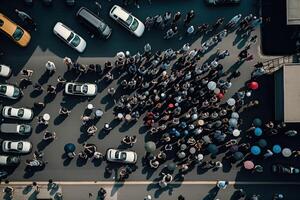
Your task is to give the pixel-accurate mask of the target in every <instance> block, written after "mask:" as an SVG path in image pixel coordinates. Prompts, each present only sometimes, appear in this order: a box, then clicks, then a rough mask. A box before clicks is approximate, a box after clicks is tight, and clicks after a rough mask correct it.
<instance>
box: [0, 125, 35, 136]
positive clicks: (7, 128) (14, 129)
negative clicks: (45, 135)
mask: <svg viewBox="0 0 300 200" xmlns="http://www.w3.org/2000/svg"><path fill="white" fill-rule="evenodd" d="M0 131H1V133H18V134H20V135H30V133H31V131H32V128H31V126H30V125H28V124H9V123H3V124H1V126H0Z"/></svg>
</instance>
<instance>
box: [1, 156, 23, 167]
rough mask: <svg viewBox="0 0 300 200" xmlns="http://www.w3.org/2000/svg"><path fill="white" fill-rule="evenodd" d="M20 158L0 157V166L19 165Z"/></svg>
mask: <svg viewBox="0 0 300 200" xmlns="http://www.w3.org/2000/svg"><path fill="white" fill-rule="evenodd" d="M20 161H21V159H20V157H18V156H5V155H0V165H6V166H15V165H18V164H20Z"/></svg>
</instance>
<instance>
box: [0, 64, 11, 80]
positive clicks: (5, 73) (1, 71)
mask: <svg viewBox="0 0 300 200" xmlns="http://www.w3.org/2000/svg"><path fill="white" fill-rule="evenodd" d="M0 76H2V77H5V78H8V77H10V76H11V68H10V67H9V66H7V65H3V64H0Z"/></svg>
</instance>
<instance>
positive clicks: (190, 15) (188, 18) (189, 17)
mask: <svg viewBox="0 0 300 200" xmlns="http://www.w3.org/2000/svg"><path fill="white" fill-rule="evenodd" d="M194 17H195V12H194V10H190V11H189V12H188V13H187V14H186V17H185V19H184V25H186V26H188V25H189V24H190V23H191V21H192V19H193V18H194Z"/></svg>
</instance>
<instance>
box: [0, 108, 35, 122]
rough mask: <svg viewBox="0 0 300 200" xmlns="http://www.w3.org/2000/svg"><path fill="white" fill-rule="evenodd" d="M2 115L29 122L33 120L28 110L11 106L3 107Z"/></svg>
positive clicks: (30, 111)
mask: <svg viewBox="0 0 300 200" xmlns="http://www.w3.org/2000/svg"><path fill="white" fill-rule="evenodd" d="M2 115H3V117H6V118H15V119H22V120H31V119H32V118H33V112H32V110H31V109H29V108H14V107H11V106H4V107H3V109H2Z"/></svg>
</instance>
